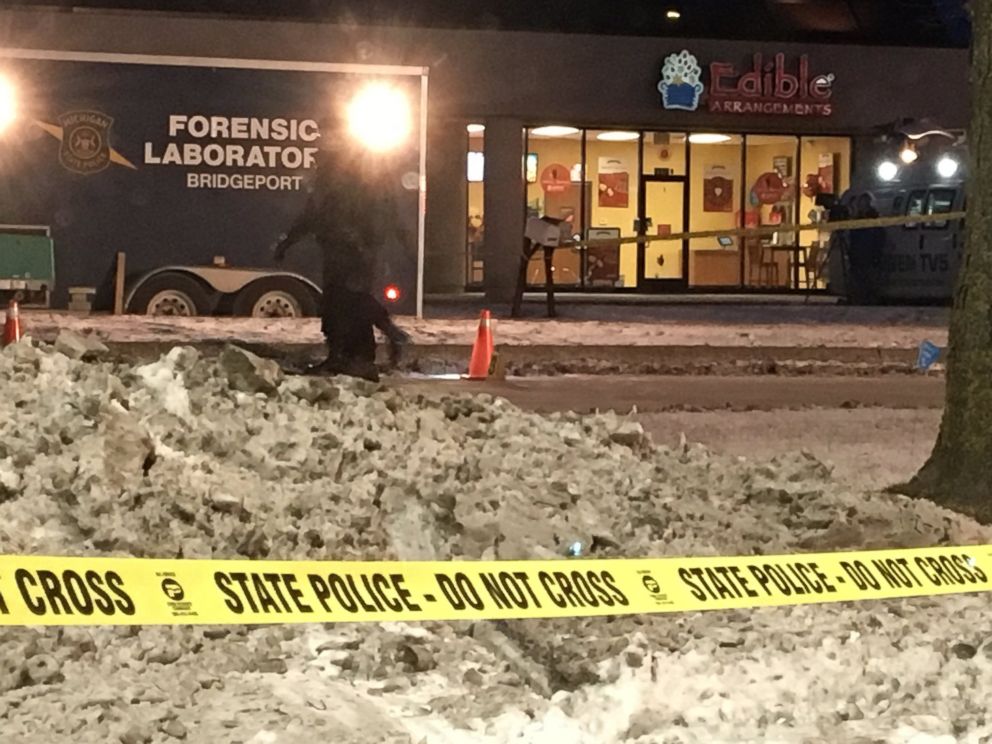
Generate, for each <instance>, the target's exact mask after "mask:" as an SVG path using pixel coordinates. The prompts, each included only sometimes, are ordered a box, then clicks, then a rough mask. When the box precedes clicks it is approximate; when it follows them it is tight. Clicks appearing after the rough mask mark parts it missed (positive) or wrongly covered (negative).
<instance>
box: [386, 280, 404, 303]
mask: <svg viewBox="0 0 992 744" xmlns="http://www.w3.org/2000/svg"><path fill="white" fill-rule="evenodd" d="M383 294H384V295H385V296H386V299H387V300H389V301H390V302H396V301H397V300H398V299H399V298H400V288H399V287H397V286H396V285H395V284H390V285H389V286H388V287H386V289H385V290H384V291H383Z"/></svg>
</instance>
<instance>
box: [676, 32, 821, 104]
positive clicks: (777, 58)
mask: <svg viewBox="0 0 992 744" xmlns="http://www.w3.org/2000/svg"><path fill="white" fill-rule="evenodd" d="M749 62H750V66H749V67H748V66H742V67H738V65H736V64H733V63H731V62H725V61H714V62H711V63H710V65H709V78H708V81H707V82H705V83H704V82H703V79H702V78H703V71H702V67H701V66H700V64H699V61H698V60H697V59H696V57H695V55H693V54H692V53H690V52H689V51H688V50H686V49H683V50H682V51H681V52H679V53H677V54H670V55H669V56H668V57H666V58H665V63H664V65H663V66H662V68H661V82H659V83H658V91H659V92H660V93H661V103H662V106H664V107H665V108H666V109H681V110H683V111H696V110H697V109H698V108H699V107H700V105H701V104H702V103H705V104H706V107H707V109H708V110H709V111H711V112H713V113H720V114H765V115H784V116H830V115H832V114H833V101H832V97H833V91H834V81H835V76H834V74H833V73H822V74H818V73H813V72H811V71H810V61H809V57H808V56H807V55H805V54H803V55H800V56H799V57H797V58H794V59H793V60H792V61H790V60H789V59H787V58H786V55H785V54H783V53H781V52H779V53H778V54H775V55H764V54H761V53H760V52H759V53H756V54H753V55H752V56H751V58H750V60H749Z"/></svg>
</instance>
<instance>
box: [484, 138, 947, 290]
mask: <svg viewBox="0 0 992 744" xmlns="http://www.w3.org/2000/svg"><path fill="white" fill-rule="evenodd" d="M524 134H525V142H526V149H525V151H524V152H525V155H524V160H523V163H522V170H523V174H524V178H525V180H526V212H527V216H528V217H535V216H544V215H548V216H551V217H557V218H560V219H565V220H567V221H569V222H570V223H571V225H572V229H571V232H572V234H573V235H580V236H582V237H584V238H591V239H596V240H599V241H609V240H610V239H612V238H616V239H617V244H616V245H613V246H611V245H609V243H605V244H603V245H601V246H596V247H591V248H589V249H588V250H581V251H580V250H572V249H568V248H565V249H559V250H557V251H555V258H554V266H553V270H554V278H555V283H556V285H558V286H561V287H566V288H581V289H594V288H600V289H636V290H639V291H648V292H651V291H663V290H664V289H665V288H668V287H671V288H678V287H679V286H686V285H687V286H689V287H700V288H707V287H712V288H721V287H724V288H734V287H748V288H762V289H769V290H780V289H798V290H805V289H810V288H816V287H822V286H823V281H824V279H823V277H822V276H821V273H820V272H819V271H818V270H817V271H816V273H815V274H814V273H811V268H810V267H813V266H814V264H816V262H817V251H818V250H819V249H820V248H821V247H825V245H826V241H827V240H828V235H826V234H820V233H818V232H817V231H815V230H809V231H797V230H795V229H792V230H789V229H785V230H782V231H779V232H775V233H772V234H769V235H768V236H765V237H763V238H760V239H758V238H756V239H751V238H748V239H746V240H745V239H742V238H740V237H737V236H721V237H708V238H693V239H692V240H690V241H688V244H687V246H684V245H683V243H681V242H676V241H652V242H651V243H648V244H646V245H645V246H644V247H643V248H639V247H638V246H637V245H636V244H633V243H632V244H625V245H621V244H620V242H619V239H621V238H626V237H631V236H635V235H637V234H638V231H639V230H643V231H644V233H645V234H647V235H651V236H656V235H660V234H664V233H666V232H680V231H682V230H689V231H694V232H695V231H715V230H728V231H732V230H734V229H736V228H740V227H768V226H774V225H782V226H783V227H788V226H790V225H797V224H802V223H810V222H817V221H819V220H820V219H822V217H823V216H824V214H823V213H824V212H825V206H823V203H824V202H827V201H829V200H828V199H821V198H820V197H821V196H823V195H830V194H832V195H835V196H840V195H841V194H842V193H843V192H844V191H845V190H847V189H848V188H849V187H850V169H851V142H850V140H849V139H848V138H845V137H799V136H793V135H768V134H733V133H723V132H690V133H678V132H654V131H647V132H641V131H636V130H622V129H616V130H612V129H611V130H605V129H589V130H582V129H580V128H578V127H571V126H541V127H533V128H529V129H526V130H525V132H524ZM483 136H484V135H483V134H482V133H481V132H480V133H478V135H477V136H474V137H471V139H470V143H471V144H470V150H476V151H479V152H480V153H481V150H482V141H483V140H482V137H483ZM482 188H483V185H482V183H481V182H478V183H477V182H475V180H474V178H473V177H472V176H471V174H470V175H469V193H470V198H469V213H470V214H469V219H470V235H472V234H474V233H472V229H473V220H475V221H477V222H478V223H479V225H480V226H481V225H482V214H481V202H482ZM476 195H477V196H476ZM818 200H819V201H820V202H821V204H818V203H817V202H818ZM476 202H478V204H476ZM476 206H478V207H479V209H478V210H475V209H474V207H476ZM924 206H925V205H924V203H923V202H922V200H921V201H920V203H919V204H917V205H915V206H914V207H912V208H913V209H914V210H915V211H922V210H923V209H924ZM942 206H943V202H940V203H936V202H935V208H936V209H938V210H939V209H940V208H942ZM642 208H643V214H642ZM685 248H687V249H688V256H684V255H683V251H684V249H685ZM472 265H474V266H475V267H476V269H475V275H474V276H475V279H474V281H475V282H476V283H477V282H478V281H480V280H481V261H475V262H474V263H473V264H470V266H472ZM686 266H687V267H688V276H687V277H686V275H685V273H684V272H685V267H686ZM470 274H471V271H470ZM527 280H528V284H529V285H530V286H532V287H535V286H539V285H543V283H544V265H543V256H540V255H539V256H537V257H535V258H534V259H533V260H532V262H531V264H530V266H529V267H528V272H527ZM682 282H684V283H685V284H681V285H680V283H682Z"/></svg>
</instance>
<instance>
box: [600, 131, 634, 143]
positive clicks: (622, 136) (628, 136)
mask: <svg viewBox="0 0 992 744" xmlns="http://www.w3.org/2000/svg"><path fill="white" fill-rule="evenodd" d="M640 136H641V135H640V134H638V133H637V132H600V133H599V134H597V135H596V139H598V140H602V141H603V142H632V141H633V140H636V139H637V138H638V137H640Z"/></svg>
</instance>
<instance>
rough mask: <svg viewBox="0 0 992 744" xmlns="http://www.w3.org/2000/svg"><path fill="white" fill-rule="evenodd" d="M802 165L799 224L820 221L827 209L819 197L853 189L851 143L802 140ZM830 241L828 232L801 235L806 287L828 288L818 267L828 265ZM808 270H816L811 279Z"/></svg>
mask: <svg viewBox="0 0 992 744" xmlns="http://www.w3.org/2000/svg"><path fill="white" fill-rule="evenodd" d="M799 164H800V169H799V184H798V187H799V221H800V222H804V223H810V222H820V221H822V220H823V219H824V218H825V216H826V211H827V210H826V208H825V207H824V206H822V205H819V206H818V205H817V203H816V202H817V198H818V197H825V196H831V195H832V196H835V197H840V195H841V194H843V193H844V192H845V191H847V189H849V188H850V186H851V140H849V139H848V138H847V137H802V138H801V139H800V141H799ZM820 200H821V201H822V198H821V199H820ZM896 211H898V208H896ZM829 241H830V235H829V233H825V232H823V233H821V232H815V231H812V230H806V231H803V232H801V233H800V234H799V244H800V246H802V247H803V248H805V249H806V255H805V259H806V260H805V262H804V265H803V266H802V267H801V270H800V274H801V277H802V284H803V286H804V287H808V285H813V286H812V287H808V288H819V289H823V288H825V287H826V279H825V277H824V275H823V271H822V270H819V269H818V268H817V267H822V265H823V264H824V263H825V258H826V250H827V245H828V244H829ZM807 269H809V271H815V273H814V274H813V275H811V276H810V277H809V278H807Z"/></svg>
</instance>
